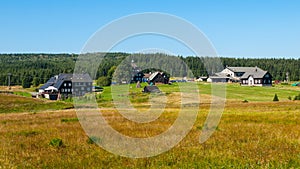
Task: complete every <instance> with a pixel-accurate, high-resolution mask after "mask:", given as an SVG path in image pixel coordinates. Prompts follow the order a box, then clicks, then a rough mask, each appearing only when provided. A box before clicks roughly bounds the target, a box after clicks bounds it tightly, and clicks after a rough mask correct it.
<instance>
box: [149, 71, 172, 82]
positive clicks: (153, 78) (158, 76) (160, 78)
mask: <svg viewBox="0 0 300 169" xmlns="http://www.w3.org/2000/svg"><path fill="white" fill-rule="evenodd" d="M148 82H149V83H152V84H157V83H158V84H169V77H168V76H167V75H166V74H165V73H164V72H154V73H152V74H151V75H150V77H149V81H148Z"/></svg>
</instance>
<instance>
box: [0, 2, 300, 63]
mask: <svg viewBox="0 0 300 169" xmlns="http://www.w3.org/2000/svg"><path fill="white" fill-rule="evenodd" d="M0 8H1V9H0V21H1V25H0V30H1V31H0V53H25V52H26V53H28V52H30V53H40V52H43V53H79V52H80V51H81V49H82V47H83V45H84V44H85V42H86V41H87V40H88V39H89V37H90V36H92V34H93V33H94V32H96V31H97V30H99V29H100V28H101V27H103V26H105V25H106V24H108V23H110V22H111V21H113V20H115V19H118V18H120V17H123V16H126V15H130V14H134V13H142V12H163V13H169V14H172V15H176V16H178V17H181V18H183V19H186V20H187V21H189V22H191V23H192V24H194V25H195V26H196V27H198V28H199V29H200V30H201V31H202V32H203V33H204V34H205V35H206V36H207V37H208V38H209V39H210V41H211V42H212V43H213V45H214V46H215V48H216V49H217V52H218V53H219V55H221V56H230V57H289V58H290V57H293V58H300V10H299V9H300V1H297V0H206V1H202V0H189V1H183V0H181V1H179V0H151V1H150V0H128V1H125V0H124V1H122V0H109V1H100V0H72V1H71V0H48V1H46V0H45V1H41V0H24V1H22V0H19V1H17V0H3V1H0ZM147 38H149V37H146V39H147ZM150 38H152V43H151V40H149V43H145V44H144V43H142V42H145V41H147V40H145V39H143V37H142V38H141V37H140V39H139V38H136V39H134V38H133V39H132V40H131V42H130V40H129V41H128V42H127V44H126V42H124V44H123V45H122V44H120V45H119V46H117V47H116V48H115V49H114V50H115V51H123V52H136V51H142V50H145V49H147V48H160V49H164V50H167V51H170V52H171V53H174V54H179V55H190V54H191V53H189V52H188V51H187V50H185V49H183V48H178V47H176V45H170V44H172V43H168V41H169V40H166V39H164V38H162V39H160V40H157V39H155V38H157V37H150ZM154 42H155V43H154ZM166 44H168V46H165V45H166ZM172 46H173V47H172Z"/></svg>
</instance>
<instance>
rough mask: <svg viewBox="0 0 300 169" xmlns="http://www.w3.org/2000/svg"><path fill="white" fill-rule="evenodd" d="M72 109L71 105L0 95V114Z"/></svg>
mask: <svg viewBox="0 0 300 169" xmlns="http://www.w3.org/2000/svg"><path fill="white" fill-rule="evenodd" d="M72 107H73V105H72V104H71V103H65V102H55V101H48V100H42V99H34V98H28V97H23V96H17V95H12V94H0V113H13V112H38V111H43V110H60V109H66V108H72Z"/></svg>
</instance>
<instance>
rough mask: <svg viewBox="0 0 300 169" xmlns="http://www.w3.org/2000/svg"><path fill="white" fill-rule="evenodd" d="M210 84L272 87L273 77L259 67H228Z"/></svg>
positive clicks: (216, 74) (213, 76)
mask: <svg viewBox="0 0 300 169" xmlns="http://www.w3.org/2000/svg"><path fill="white" fill-rule="evenodd" d="M207 81H208V82H223V83H226V82H239V83H240V85H241V86H272V75H271V74H270V73H269V72H268V71H265V70H262V69H261V68H259V67H257V66H256V67H228V66H227V67H226V68H225V69H224V70H222V71H221V72H219V73H215V74H214V75H212V76H210V77H209V78H208V80H207Z"/></svg>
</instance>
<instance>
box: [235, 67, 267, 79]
mask: <svg viewBox="0 0 300 169" xmlns="http://www.w3.org/2000/svg"><path fill="white" fill-rule="evenodd" d="M267 73H268V72H267V71H264V70H262V69H260V70H258V69H257V70H253V71H251V72H250V71H249V72H245V73H244V74H243V76H242V77H241V79H248V78H249V76H252V77H253V78H263V77H264V76H265V75H266V74H267Z"/></svg>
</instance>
